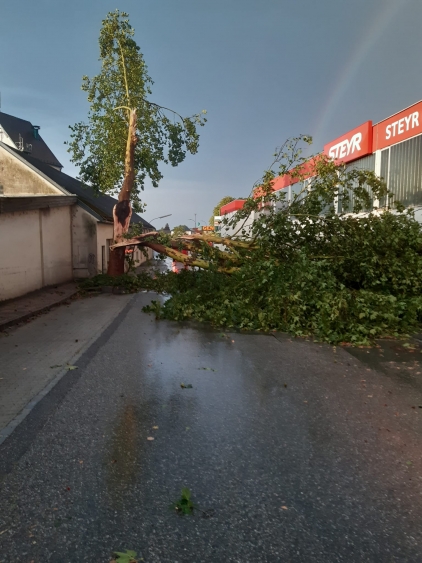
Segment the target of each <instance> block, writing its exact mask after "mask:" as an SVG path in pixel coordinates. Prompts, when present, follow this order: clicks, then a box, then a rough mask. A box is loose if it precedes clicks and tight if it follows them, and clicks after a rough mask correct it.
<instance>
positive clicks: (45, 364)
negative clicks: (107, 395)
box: [0, 295, 133, 443]
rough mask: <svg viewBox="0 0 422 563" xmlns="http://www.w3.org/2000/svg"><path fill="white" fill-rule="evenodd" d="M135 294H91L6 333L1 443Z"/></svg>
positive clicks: (0, 351) (0, 369) (1, 342)
mask: <svg viewBox="0 0 422 563" xmlns="http://www.w3.org/2000/svg"><path fill="white" fill-rule="evenodd" d="M132 298H133V295H119V296H116V295H98V296H92V297H87V298H85V299H80V300H76V301H73V302H71V303H69V304H68V305H67V306H63V307H59V308H55V309H53V310H51V311H48V312H47V313H46V314H45V315H42V316H40V317H38V318H35V319H34V320H33V322H31V323H28V324H26V323H25V324H24V325H23V326H19V327H13V328H11V329H10V330H8V331H7V332H3V333H2V334H0V358H1V362H0V443H1V442H2V441H3V440H4V439H5V438H7V436H9V435H10V434H11V432H12V431H13V430H14V428H15V427H16V426H17V425H18V424H19V423H20V422H21V421H22V420H23V419H24V418H25V416H26V415H27V414H28V413H29V412H30V410H31V409H32V408H33V407H34V406H35V404H36V403H37V402H38V401H39V400H41V399H42V397H43V396H44V395H46V394H47V393H48V391H50V389H52V387H53V386H54V385H55V384H56V383H57V382H58V381H59V380H60V379H61V378H62V377H63V375H65V374H66V373H68V371H69V369H73V368H72V366H73V364H74V363H75V361H76V360H77V359H78V358H79V356H80V355H81V354H82V353H83V352H84V351H85V350H86V349H87V348H88V347H89V346H90V345H91V344H92V343H93V342H94V341H95V340H96V338H97V337H98V336H99V335H100V334H101V333H102V332H103V331H104V330H105V329H106V327H107V326H108V325H109V324H110V323H111V322H112V320H113V319H114V318H115V317H116V316H117V315H118V314H119V313H120V311H121V310H122V309H123V308H124V307H125V306H126V305H127V303H128V302H129V301H130V300H131V299H132Z"/></svg>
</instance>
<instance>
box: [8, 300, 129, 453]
mask: <svg viewBox="0 0 422 563" xmlns="http://www.w3.org/2000/svg"><path fill="white" fill-rule="evenodd" d="M133 297H134V296H132V298H131V299H129V300H128V303H127V304H126V305H125V306H124V307H123V309H122V310H121V311H119V312H118V313H117V314H116V316H115V317H113V318H112V319H110V321H108V322H107V323H106V324H104V325H103V326H101V327H100V328H99V329H98V330H97V331H96V332H95V333H94V334H93V335H92V336H91V338H90V339H89V340H88V342H87V343H86V344H85V345H84V346H82V348H80V349H79V351H78V352H76V354H74V355H73V356H72V357H71V358H69V360H68V364H73V365H74V364H76V362H77V361H78V360H79V359H80V358H81V357H82V356H83V355H84V354H85V352H86V351H87V350H88V349H89V348H90V347H91V346H92V345H93V344H94V343H95V342H96V340H98V338H99V337H100V336H101V335H102V334H103V332H104V331H105V330H107V328H108V327H109V326H110V325H111V324H112V323H113V322H114V320H115V319H116V318H117V317H118V316H119V315H120V314H121V313H122V311H124V310H125V309H126V308H128V307H129V305H130V303H131V301H132V299H133ZM52 306H54V305H52ZM78 368H79V366H78ZM68 374H69V370H68V369H67V368H64V369H62V370H60V371H59V373H58V374H57V375H56V376H55V377H54V378H53V379H52V380H51V381H50V382H49V383H47V385H46V386H45V387H44V388H43V389H41V391H39V392H38V393H37V394H36V395H35V397H32V399H31V400H30V401H29V402H28V403H27V404H26V405H25V406H24V408H23V409H22V410H21V411H20V413H19V414H17V415H16V416H15V417H14V418H13V419H12V420H11V421H10V422H9V423H8V424H6V426H4V427H3V428H1V429H0V446H1V445H2V444H3V442H4V441H5V440H7V438H8V437H9V436H10V435H11V434H12V433H13V431H14V430H15V429H16V428H17V427H18V426H19V424H20V423H21V422H22V421H23V420H25V418H26V417H27V416H28V415H29V414H30V413H31V411H32V410H33V408H34V407H35V406H36V405H37V404H38V403H39V402H40V401H41V400H42V399H43V398H44V397H45V396H46V395H48V393H49V392H50V391H51V390H52V389H53V388H54V387H55V386H56V385H57V383H58V382H59V381H60V380H61V379H63V377H64V376H65V375H68Z"/></svg>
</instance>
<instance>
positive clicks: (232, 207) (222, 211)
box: [220, 199, 245, 215]
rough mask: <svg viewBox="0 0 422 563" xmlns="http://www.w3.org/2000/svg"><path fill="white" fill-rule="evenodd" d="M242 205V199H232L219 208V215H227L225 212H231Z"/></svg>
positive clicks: (243, 202)
mask: <svg viewBox="0 0 422 563" xmlns="http://www.w3.org/2000/svg"><path fill="white" fill-rule="evenodd" d="M244 205H245V200H244V199H235V200H234V201H231V202H230V203H226V205H223V207H222V208H221V209H220V215H227V213H233V212H234V211H239V209H242V207H243V206H244Z"/></svg>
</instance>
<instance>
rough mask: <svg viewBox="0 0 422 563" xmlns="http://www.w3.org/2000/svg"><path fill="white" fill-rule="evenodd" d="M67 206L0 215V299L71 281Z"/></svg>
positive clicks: (69, 232)
mask: <svg viewBox="0 0 422 563" xmlns="http://www.w3.org/2000/svg"><path fill="white" fill-rule="evenodd" d="M70 225H71V207H70V206H66V207H55V208H51V209H37V210H31V211H22V212H16V213H4V214H1V215H0V301H3V300H5V299H12V298H14V297H19V296H20V295H24V294H26V293H29V292H30V291H35V290H36V289H40V288H41V287H43V286H46V285H55V284H58V283H63V282H67V281H70V280H72V278H73V275H72V251H71V246H72V243H71V230H70Z"/></svg>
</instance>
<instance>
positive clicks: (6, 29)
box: [0, 0, 422, 228]
mask: <svg viewBox="0 0 422 563" xmlns="http://www.w3.org/2000/svg"><path fill="white" fill-rule="evenodd" d="M116 8H118V9H119V10H122V11H126V12H128V13H129V19H130V23H131V25H132V26H133V27H134V28H135V40H136V42H137V43H138V45H139V46H140V48H141V51H142V53H143V54H144V58H145V61H146V63H147V65H148V71H149V74H150V76H151V77H152V79H153V80H154V85H153V91H152V95H151V96H150V100H151V101H154V102H155V103H158V104H161V105H163V106H166V107H171V108H174V109H175V110H177V111H178V112H179V113H180V114H182V115H192V114H194V113H199V112H200V111H201V110H203V109H206V110H207V113H208V115H207V117H208V123H207V124H206V126H205V127H203V128H201V129H200V134H201V138H200V147H199V151H198V153H197V154H196V155H193V156H192V155H189V154H188V156H187V158H186V160H185V161H184V162H183V163H182V164H180V165H179V166H178V167H175V168H173V167H171V166H163V167H162V172H163V175H164V178H163V180H162V181H161V183H160V186H159V187H158V188H153V187H152V186H151V185H150V184H147V186H146V188H145V191H144V192H143V193H142V199H143V201H144V202H146V204H147V208H146V211H145V213H144V215H143V216H144V218H145V219H147V220H148V221H153V224H154V226H156V227H157V228H160V227H162V226H164V224H165V222H167V221H168V222H169V224H170V226H171V227H174V226H176V225H179V224H186V225H188V226H193V225H194V221H195V214H196V221H197V223H200V224H205V223H208V220H209V217H210V215H211V213H212V209H213V208H214V206H215V205H216V204H217V203H218V202H219V200H220V199H221V198H222V197H224V196H227V195H230V196H232V197H242V196H247V195H248V194H249V192H250V190H251V188H252V185H253V184H254V182H255V181H256V180H258V179H259V178H260V177H261V176H262V173H263V171H264V170H265V169H266V168H267V167H268V166H269V165H270V163H271V160H272V155H273V153H274V149H275V148H276V147H277V146H280V145H281V144H282V143H283V142H284V141H285V140H286V139H288V138H289V137H292V136H297V135H299V134H302V133H303V134H308V135H312V137H313V139H314V143H313V147H312V151H313V152H318V151H320V150H321V149H322V147H323V145H324V144H325V143H327V142H329V141H331V140H333V139H335V138H336V137H338V136H340V135H342V134H343V133H346V132H347V131H349V130H351V129H353V128H355V127H357V126H358V125H360V124H361V123H363V122H365V121H367V120H372V121H373V122H374V123H376V122H377V121H380V120H382V119H384V118H386V117H388V116H390V115H392V114H394V113H396V112H398V111H400V110H401V109H404V108H405V107H407V106H409V105H412V104H413V103H415V102H417V101H419V100H420V99H422V56H421V55H422V34H421V32H420V27H421V23H422V1H421V0H112V1H111V0H89V1H87V0H72V1H71V2H69V1H68V0H66V1H64V0H37V1H36V2H34V1H33V0H19V1H18V2H17V1H16V0H0V52H1V53H2V56H1V57H0V93H1V110H2V111H3V112H5V113H9V114H11V115H14V116H16V117H20V118H22V119H27V120H28V121H31V122H32V123H33V124H36V125H40V126H41V130H40V133H41V135H42V137H43V138H44V140H45V141H46V143H47V144H48V145H49V147H50V148H51V149H52V151H53V152H54V153H55V155H56V156H57V157H58V159H59V160H60V162H61V163H62V164H63V165H64V168H63V172H66V173H67V174H70V175H71V176H75V177H76V176H77V175H78V170H77V169H76V168H75V167H74V165H73V164H72V163H71V162H70V155H69V154H68V153H67V152H66V146H65V145H64V142H65V141H66V140H68V139H69V132H70V131H69V129H68V126H69V125H73V124H74V123H76V122H80V121H84V120H86V117H87V112H88V102H87V100H86V94H85V93H84V92H82V90H81V88H80V86H81V82H82V80H81V79H82V76H83V75H85V74H86V75H88V76H94V75H95V74H97V73H98V72H99V71H100V63H99V62H98V57H99V51H98V35H99V30H100V27H101V21H102V20H103V19H104V18H105V16H106V14H107V13H108V12H109V11H114V10H115V9H116ZM167 214H171V216H170V217H168V218H165V219H158V220H156V219H155V218H156V217H158V216H162V215H167Z"/></svg>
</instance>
